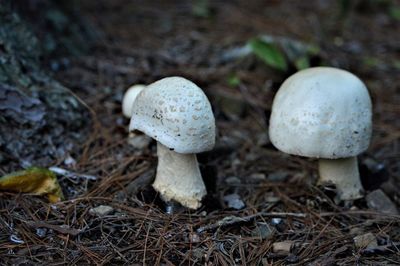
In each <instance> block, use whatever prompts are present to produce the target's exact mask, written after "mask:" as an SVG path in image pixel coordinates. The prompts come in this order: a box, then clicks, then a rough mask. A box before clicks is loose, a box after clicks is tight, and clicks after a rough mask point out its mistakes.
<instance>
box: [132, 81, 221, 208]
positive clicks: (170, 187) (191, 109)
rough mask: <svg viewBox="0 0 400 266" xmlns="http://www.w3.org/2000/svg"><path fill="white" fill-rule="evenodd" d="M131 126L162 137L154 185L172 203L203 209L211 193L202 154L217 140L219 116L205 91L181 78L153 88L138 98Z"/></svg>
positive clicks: (156, 138)
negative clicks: (203, 172) (202, 167)
mask: <svg viewBox="0 0 400 266" xmlns="http://www.w3.org/2000/svg"><path fill="white" fill-rule="evenodd" d="M129 130H139V131H142V132H144V133H145V134H146V135H148V136H150V137H152V138H153V139H155V140H157V155H158V166H157V174H156V179H155V181H154V184H153V187H154V188H155V190H157V191H158V192H159V193H160V195H161V196H162V198H163V199H164V200H166V201H171V200H174V201H177V202H179V203H180V204H182V205H183V206H185V207H188V208H192V209H197V208H198V207H200V206H201V199H202V198H203V197H204V196H205V195H206V188H205V185H204V183H203V180H202V177H201V174H200V170H199V167H198V163H197V159H196V153H200V152H204V151H208V150H211V149H212V148H213V147H214V144H215V120H214V115H213V113H212V110H211V105H210V103H209V101H208V99H207V97H206V95H205V94H204V92H203V91H202V90H201V89H200V88H199V87H197V86H196V85H195V84H194V83H193V82H191V81H189V80H187V79H184V78H181V77H168V78H164V79H161V80H159V81H157V82H154V83H152V84H150V85H149V86H147V87H146V88H145V89H143V90H142V92H141V93H140V94H139V96H138V97H137V98H136V101H135V104H134V105H133V109H132V119H131V124H130V127H129Z"/></svg>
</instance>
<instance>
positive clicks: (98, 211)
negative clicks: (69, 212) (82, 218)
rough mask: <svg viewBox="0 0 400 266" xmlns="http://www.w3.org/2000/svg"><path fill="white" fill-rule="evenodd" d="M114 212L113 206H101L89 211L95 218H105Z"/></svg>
mask: <svg viewBox="0 0 400 266" xmlns="http://www.w3.org/2000/svg"><path fill="white" fill-rule="evenodd" d="M113 211H114V208H113V207H111V206H107V205H99V206H97V207H95V208H91V209H90V210H89V213H90V214H91V215H94V216H99V217H103V216H106V215H109V214H111V213H112V212H113Z"/></svg>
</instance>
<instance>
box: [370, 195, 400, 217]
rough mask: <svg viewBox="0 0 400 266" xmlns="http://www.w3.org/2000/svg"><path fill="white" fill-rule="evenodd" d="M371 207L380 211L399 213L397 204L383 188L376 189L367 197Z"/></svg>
mask: <svg viewBox="0 0 400 266" xmlns="http://www.w3.org/2000/svg"><path fill="white" fill-rule="evenodd" d="M365 200H366V201H367V205H368V207H369V208H371V209H373V210H376V211H378V212H382V213H386V214H392V215H399V211H398V210H397V207H396V205H395V204H394V203H393V202H392V201H391V200H390V198H389V197H388V196H387V195H386V194H385V192H383V191H382V190H381V189H376V190H374V191H372V192H370V193H368V195H367V196H366V197H365Z"/></svg>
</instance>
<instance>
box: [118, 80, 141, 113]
mask: <svg viewBox="0 0 400 266" xmlns="http://www.w3.org/2000/svg"><path fill="white" fill-rule="evenodd" d="M145 87H146V86H145V85H140V84H138V85H133V86H131V87H130V88H129V89H128V90H127V91H126V92H125V94H124V98H122V114H123V115H124V116H125V117H126V118H131V116H132V107H133V102H134V101H135V99H136V97H137V96H138V94H139V93H140V92H141V91H142V90H143V89H144V88H145Z"/></svg>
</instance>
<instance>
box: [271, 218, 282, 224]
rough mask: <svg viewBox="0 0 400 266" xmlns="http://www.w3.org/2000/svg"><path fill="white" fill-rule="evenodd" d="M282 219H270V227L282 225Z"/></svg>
mask: <svg viewBox="0 0 400 266" xmlns="http://www.w3.org/2000/svg"><path fill="white" fill-rule="evenodd" d="M282 221H283V220H282V218H272V219H271V224H272V225H279V224H281V223H282Z"/></svg>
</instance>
